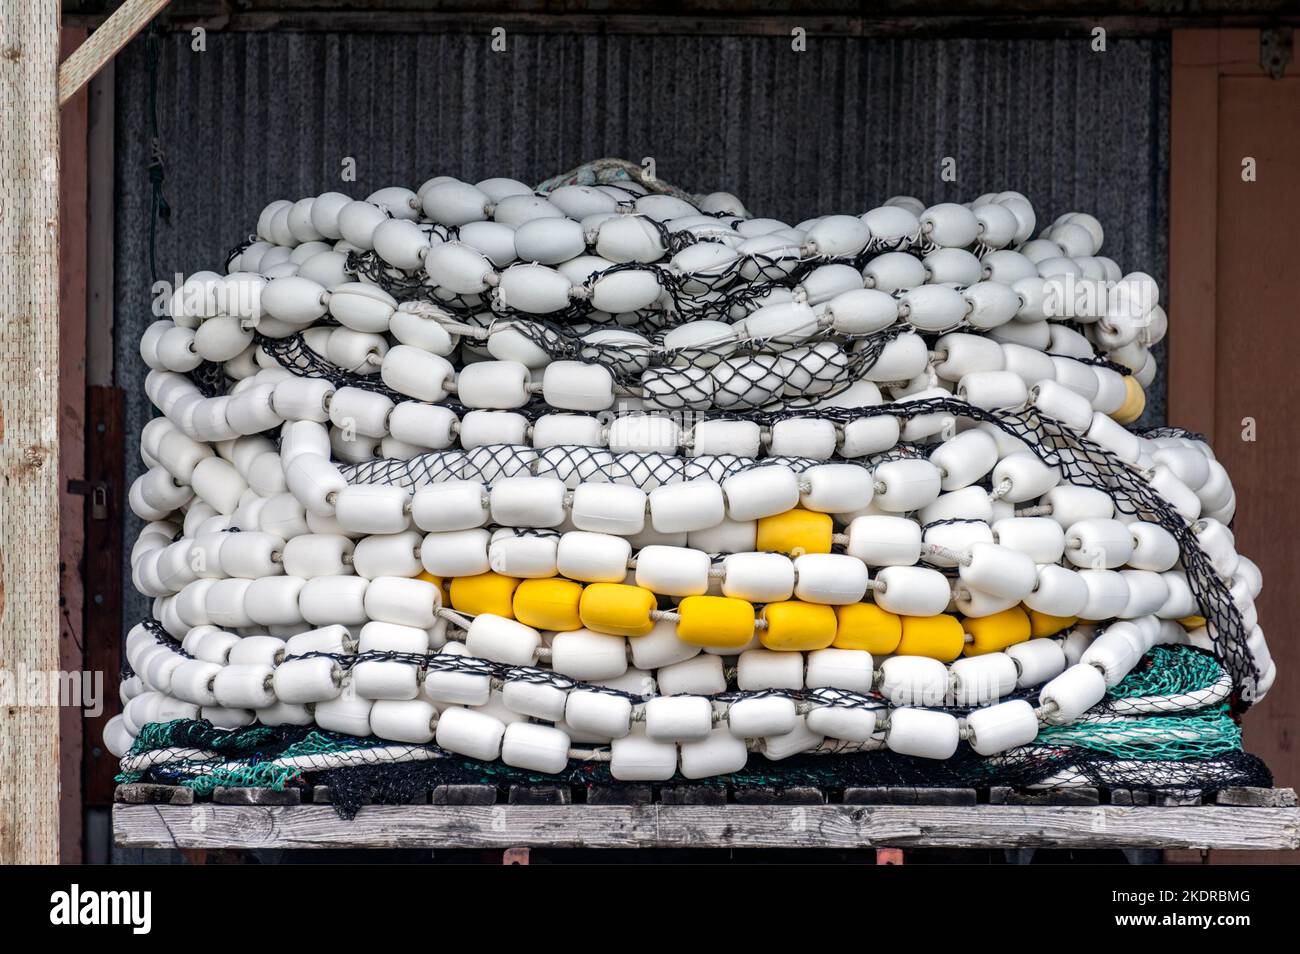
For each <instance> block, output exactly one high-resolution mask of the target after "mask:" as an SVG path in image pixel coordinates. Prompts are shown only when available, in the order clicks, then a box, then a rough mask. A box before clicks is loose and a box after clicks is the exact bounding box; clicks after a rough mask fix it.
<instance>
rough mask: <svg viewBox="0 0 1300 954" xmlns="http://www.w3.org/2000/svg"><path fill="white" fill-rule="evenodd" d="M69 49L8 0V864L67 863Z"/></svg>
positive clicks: (45, 17)
mask: <svg viewBox="0 0 1300 954" xmlns="http://www.w3.org/2000/svg"><path fill="white" fill-rule="evenodd" d="M58 50H59V2H58V0H0V97H3V110H4V113H3V115H4V128H3V134H2V135H0V162H2V163H3V169H2V170H0V476H3V480H4V486H3V492H0V864H13V863H24V862H25V863H54V862H56V861H58V858H59V822H58V810H59V804H58V797H59V792H58V788H59V735H58V731H59V721H58V708H57V706H56V705H50V704H49V703H50V699H49V698H48V695H49V687H50V686H51V685H53V686H54V688H55V689H56V690H57V688H58V686H59V681H58V679H57V674H58V671H59V628H58V599H59V512H58V506H59V488H58V465H59V415H58V406H59V405H58V401H59V354H58V344H59V310H58V308H59V260H58V254H59V243H58V229H59V200H58V188H59V102H58ZM38 683H39V684H41V685H43V686H44V687H45V693H44V695H45V698H41V697H39V695H38V694H37V693H36V692H35V691H34V690H35V689H36V688H37V685H38ZM56 701H57V700H56Z"/></svg>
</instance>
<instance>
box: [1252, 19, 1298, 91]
mask: <svg viewBox="0 0 1300 954" xmlns="http://www.w3.org/2000/svg"><path fill="white" fill-rule="evenodd" d="M1294 32H1295V31H1294V30H1293V29H1292V28H1291V27H1276V28H1274V29H1271V30H1260V31H1259V65H1260V66H1262V67H1263V68H1264V72H1265V73H1267V74H1268V75H1269V76H1271V77H1273V79H1281V78H1282V77H1283V76H1285V75H1286V68H1287V66H1288V64H1290V62H1291V42H1292V39H1293V34H1294Z"/></svg>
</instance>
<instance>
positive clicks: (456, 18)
mask: <svg viewBox="0 0 1300 954" xmlns="http://www.w3.org/2000/svg"><path fill="white" fill-rule="evenodd" d="M404 6H405V7H406V8H403V7H404ZM410 6H411V5H410V4H406V5H401V4H393V3H390V2H372V3H367V4H355V3H349V4H347V5H346V7H347V8H346V9H340V6H339V5H338V4H333V3H322V2H319V0H311V2H293V0H277V2H274V3H257V4H255V5H246V6H232V5H231V4H229V3H223V2H222V0H191V2H184V0H174V2H173V3H172V5H171V8H170V9H169V10H168V23H169V25H170V26H172V27H173V28H178V29H184V30H188V29H190V28H191V27H194V26H202V27H204V28H205V29H208V30H230V31H256V32H262V31H267V30H294V31H316V30H325V31H330V32H341V33H366V32H385V33H387V32H397V33H471V34H479V35H483V36H486V35H487V32H488V29H489V28H492V27H497V26H500V27H503V28H504V29H505V30H506V31H507V33H608V34H643V35H685V36H780V37H787V38H788V37H789V36H790V31H791V30H792V29H793V28H795V27H802V28H803V29H804V30H806V31H807V33H808V36H809V37H810V38H817V37H822V36H884V37H889V36H899V37H918V36H962V37H970V36H997V37H1008V36H1015V37H1027V36H1035V37H1070V38H1075V39H1078V38H1080V37H1082V38H1084V39H1087V38H1088V37H1090V36H1091V32H1092V30H1093V29H1095V28H1097V27H1101V28H1103V29H1105V30H1106V33H1107V35H1108V36H1109V37H1118V36H1165V35H1167V34H1168V33H1169V31H1170V30H1172V29H1175V28H1209V27H1217V26H1221V25H1222V26H1232V25H1235V26H1240V27H1251V26H1261V25H1268V26H1274V25H1278V26H1285V25H1287V24H1295V23H1297V22H1300V17H1297V16H1296V15H1295V14H1288V13H1287V12H1286V11H1279V10H1278V8H1277V4H1276V0H1259V3H1257V4H1251V3H1245V2H1240V3H1232V4H1224V5H1223V12H1222V13H1220V14H1217V15H1215V16H1208V15H1207V13H1208V11H1206V10H1205V9H1204V7H1203V5H1201V4H1197V5H1196V8H1195V9H1194V10H1186V9H1177V8H1166V9H1161V10H1159V11H1154V12H1153V11H1152V10H1151V9H1150V4H1149V3H1142V2H1131V3H1110V4H1106V5H1105V6H1104V7H1102V8H1099V7H1098V6H1097V5H1096V4H1095V3H1091V2H1085V3H1074V4H1068V3H1067V4H1055V5H1053V6H1052V8H1051V9H1050V11H1049V10H1045V9H1044V8H1043V5H1042V4H1041V3H1037V2H1029V3H1024V4H1020V5H1005V4H1003V5H999V6H998V8H997V9H996V10H992V9H990V8H989V5H988V3H987V2H981V0H971V2H970V3H963V4H954V3H952V2H951V0H939V2H936V3H932V4H918V3H916V2H915V0H895V2H892V3H885V4H882V3H880V2H879V0H873V3H872V4H871V10H870V15H866V16H864V15H861V14H862V13H863V10H862V8H861V4H860V3H859V2H854V0H849V2H819V3H817V4H815V5H813V6H811V7H803V6H801V9H799V10H797V11H795V12H793V13H792V12H790V11H789V10H788V9H782V8H781V5H780V4H776V5H773V4H770V3H763V2H756V3H743V4H735V3H727V4H726V5H725V6H726V9H725V10H722V9H720V8H719V6H718V4H717V3H716V2H708V0H706V2H702V3H675V4H664V3H662V2H658V0H640V2H636V3H626V2H620V3H619V4H617V8H616V9H614V8H610V7H603V8H602V7H599V6H593V5H592V4H590V3H582V2H566V3H561V4H552V3H541V4H536V3H534V4H487V5H484V4H477V3H476V4H474V5H473V6H472V8H469V7H465V6H464V5H461V4H456V3H439V2H428V0H425V2H422V3H420V4H418V6H419V9H411V8H410ZM103 19H104V18H103V15H102V14H94V13H80V12H69V14H68V21H69V22H71V23H75V24H98V23H101V22H103ZM485 24H486V25H487V26H485Z"/></svg>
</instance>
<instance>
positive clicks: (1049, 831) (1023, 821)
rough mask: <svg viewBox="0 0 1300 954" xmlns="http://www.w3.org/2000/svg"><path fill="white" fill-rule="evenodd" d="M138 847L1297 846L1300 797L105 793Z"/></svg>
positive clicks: (124, 837) (121, 833) (116, 823)
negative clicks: (731, 801) (1256, 803)
mask: <svg viewBox="0 0 1300 954" xmlns="http://www.w3.org/2000/svg"><path fill="white" fill-rule="evenodd" d="M113 833H114V837H115V839H116V841H117V843H118V844H119V845H123V846H127V847H137V848H177V849H195V848H197V849H205V848H430V849H436V848H512V847H516V846H521V845H531V846H550V847H555V848H560V847H569V848H866V847H872V846H882V845H883V846H889V847H894V848H1008V847H1011V848H1014V847H1053V848H1240V849H1254V850H1258V849H1266V848H1296V847H1300V809H1296V808H1294V807H1291V808H1221V807H1218V806H1197V807H1191V808H1164V807H1162V808H1125V807H1118V806H1114V805H1098V806H1089V807H1077V808H1075V807H1061V806H1011V805H976V806H968V807H952V806H925V805H879V806H874V805H806V806H789V805H722V806H710V805H664V804H656V805H626V806H619V805H607V806H593V805H553V806H549V805H548V806H540V805H485V806H440V805H374V806H366V807H364V808H362V809H361V811H360V812H359V813H358V814H357V816H356V817H355V818H353V819H351V820H350V821H344V820H343V819H340V818H339V817H338V815H337V814H336V813H335V811H334V809H333V808H332V807H330V806H328V805H295V806H287V807H275V806H257V805H215V804H202V805H200V804H197V803H196V804H193V805H128V804H117V805H114V806H113Z"/></svg>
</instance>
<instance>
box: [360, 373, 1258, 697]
mask: <svg viewBox="0 0 1300 954" xmlns="http://www.w3.org/2000/svg"><path fill="white" fill-rule="evenodd" d="M880 415H893V416H895V417H898V418H899V419H900V420H903V421H908V420H912V419H914V418H917V417H920V416H931V415H939V416H946V417H950V418H953V419H956V418H966V419H969V420H974V421H979V422H987V423H990V424H993V425H995V426H997V427H998V428H1000V429H1001V430H1003V431H1004V432H1006V433H1007V434H1010V435H1012V436H1014V437H1017V438H1019V439H1020V440H1022V441H1024V442H1025V444H1026V445H1028V446H1029V447H1030V448H1031V449H1032V450H1033V452H1034V453H1035V454H1036V455H1037V456H1038V458H1039V459H1040V460H1041V461H1042V462H1043V463H1045V464H1047V465H1048V466H1050V467H1055V468H1057V469H1059V470H1060V472H1061V475H1062V483H1069V484H1074V485H1076V486H1082V487H1090V488H1093V489H1096V490H1101V491H1103V492H1105V493H1107V494H1108V495H1109V496H1110V497H1111V498H1112V499H1113V500H1114V504H1115V507H1116V509H1117V510H1118V511H1119V512H1120V513H1122V514H1126V515H1129V516H1134V517H1137V518H1139V519H1141V520H1144V521H1147V522H1153V523H1157V524H1159V525H1160V526H1162V527H1163V528H1164V529H1166V530H1167V531H1169V533H1170V534H1172V535H1173V537H1174V538H1175V540H1176V541H1177V542H1178V547H1179V552H1180V554H1181V560H1182V563H1183V567H1184V570H1185V571H1186V574H1187V579H1188V584H1189V586H1190V588H1191V590H1192V594H1193V595H1194V596H1195V598H1196V603H1197V606H1198V607H1199V608H1200V610H1201V613H1200V615H1201V616H1203V617H1204V618H1205V619H1206V620H1207V623H1208V626H1207V632H1208V635H1209V638H1210V639H1211V641H1212V643H1213V645H1214V647H1215V654H1216V656H1217V657H1218V658H1220V659H1221V660H1223V661H1224V663H1225V665H1226V667H1227V669H1228V671H1229V673H1230V674H1231V675H1232V678H1233V684H1234V686H1235V687H1236V688H1237V689H1238V690H1239V691H1238V693H1237V698H1236V699H1234V705H1235V706H1236V707H1237V708H1239V709H1245V708H1247V707H1248V706H1249V704H1250V702H1251V701H1253V692H1254V683H1255V681H1256V680H1257V679H1258V678H1259V675H1260V673H1259V671H1258V669H1257V667H1256V665H1255V663H1254V661H1253V659H1252V657H1251V655H1250V653H1249V651H1248V650H1247V647H1246V638H1247V633H1246V631H1245V626H1244V623H1243V620H1242V616H1241V611H1240V610H1239V609H1238V608H1237V606H1236V604H1235V603H1234V602H1233V600H1232V596H1231V593H1230V592H1229V590H1228V587H1227V585H1226V584H1225V583H1224V581H1223V580H1222V579H1221V578H1220V577H1219V575H1218V573H1217V572H1216V571H1215V569H1214V567H1213V565H1212V562H1211V560H1210V558H1209V556H1208V555H1207V554H1206V553H1205V551H1204V549H1203V548H1202V547H1201V545H1200V543H1199V542H1198V541H1197V539H1196V535H1195V533H1194V532H1193V530H1192V527H1191V526H1190V525H1189V524H1188V523H1187V521H1186V520H1185V519H1184V518H1183V517H1182V515H1180V514H1179V513H1178V512H1177V511H1176V510H1175V509H1174V508H1173V507H1172V506H1171V505H1170V504H1169V503H1168V502H1167V501H1166V500H1165V499H1164V498H1163V497H1162V496H1160V494H1159V493H1157V492H1156V491H1155V490H1154V489H1153V488H1152V487H1151V486H1150V484H1149V483H1148V482H1147V479H1146V478H1145V477H1144V475H1143V474H1141V473H1140V472H1139V471H1137V470H1135V469H1134V468H1133V467H1131V466H1130V465H1128V464H1127V463H1125V462H1124V461H1122V460H1121V459H1120V458H1119V457H1117V456H1116V455H1114V454H1113V453H1111V452H1110V451H1108V450H1106V449H1104V448H1102V447H1100V446H1099V445H1097V444H1095V443H1093V442H1092V441H1090V440H1088V439H1087V438H1085V437H1082V436H1080V435H1078V434H1076V433H1075V432H1074V431H1072V430H1070V429H1069V428H1067V427H1066V426H1064V425H1063V424H1061V423H1060V422H1058V421H1056V420H1054V419H1052V418H1050V417H1047V416H1046V415H1043V414H1041V413H1039V412H1038V410H1037V409H1036V408H1034V407H1033V406H1032V405H1030V406H1026V407H1023V408H1019V409H1008V410H999V411H988V410H985V409H983V408H979V407H975V406H974V405H971V404H968V403H966V402H964V401H960V400H957V399H956V398H926V399H922V400H916V401H896V402H892V403H889V404H879V405H873V406H870V407H858V408H814V409H811V410H808V411H803V412H799V411H782V412H777V413H772V414H761V413H759V414H747V415H743V417H744V418H745V419H747V420H751V421H755V422H757V423H759V424H760V426H768V427H770V426H772V425H773V424H775V423H776V422H777V421H780V420H785V419H787V418H791V417H808V418H815V419H820V420H829V421H831V422H832V423H836V424H841V425H843V424H845V423H847V422H849V421H851V420H853V419H856V418H863V417H875V416H880ZM562 455H568V456H569V457H570V458H571V459H570V460H567V461H566V460H562V459H560V457H561V456H562ZM610 456H611V455H609V454H608V453H604V452H601V453H600V456H598V455H597V452H596V451H595V450H594V449H592V448H586V447H565V446H563V445H561V446H558V447H552V448H547V449H546V451H545V452H544V454H543V452H541V451H537V450H535V449H533V448H531V447H528V448H522V447H516V446H514V445H497V446H489V447H482V448H476V449H474V450H471V451H453V452H435V453H432V454H422V455H419V456H416V457H413V458H410V459H409V460H375V461H368V462H366V463H363V464H358V465H354V466H352V467H349V468H346V469H345V470H344V476H345V477H346V478H347V479H348V480H349V482H350V483H363V484H370V483H385V484H397V485H402V486H407V487H412V486H423V485H424V484H427V483H434V482H438V481H441V480H448V479H466V480H475V479H477V480H482V481H484V482H485V483H491V482H492V480H494V479H497V478H498V477H500V476H511V475H514V474H528V473H532V469H533V468H534V467H536V466H538V465H539V462H541V461H543V460H545V463H546V466H547V467H548V468H550V469H551V472H553V473H555V474H557V475H558V476H560V477H561V478H567V477H569V476H571V475H580V476H586V475H585V474H584V470H585V471H594V470H599V471H600V472H601V473H602V474H603V476H604V477H606V478H607V479H610V480H613V481H614V482H623V483H631V484H634V485H637V486H647V485H648V486H657V485H659V484H661V483H666V482H670V481H674V480H685V479H689V478H690V476H691V475H692V468H693V467H698V466H699V465H698V464H693V463H692V460H693V459H692V458H685V457H677V456H673V455H665V454H619V455H614V456H615V458H616V460H614V461H611V460H610V459H609V458H610ZM798 460H799V459H795V458H766V459H764V460H762V461H761V462H755V461H754V460H752V459H749V458H739V457H737V458H734V459H730V458H717V459H716V461H718V462H722V465H721V466H723V468H724V469H726V470H728V471H731V470H742V469H747V468H749V467H753V466H756V465H757V466H763V465H765V464H776V463H787V464H793V465H797V464H798ZM584 462H585V463H584ZM812 463H813V462H811V461H810V462H808V466H811V464H812ZM611 468H616V469H617V470H616V472H615V471H614V470H612V469H611ZM713 476H714V479H720V478H719V477H718V475H713Z"/></svg>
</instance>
